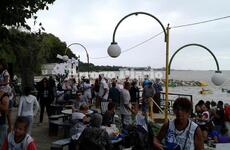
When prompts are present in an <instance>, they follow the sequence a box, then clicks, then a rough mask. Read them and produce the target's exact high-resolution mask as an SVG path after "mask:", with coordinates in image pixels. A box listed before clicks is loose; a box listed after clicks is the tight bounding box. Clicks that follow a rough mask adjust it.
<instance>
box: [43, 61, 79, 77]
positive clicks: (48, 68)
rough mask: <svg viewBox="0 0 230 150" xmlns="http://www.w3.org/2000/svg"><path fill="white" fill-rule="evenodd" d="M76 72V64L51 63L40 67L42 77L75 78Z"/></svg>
mask: <svg viewBox="0 0 230 150" xmlns="http://www.w3.org/2000/svg"><path fill="white" fill-rule="evenodd" d="M77 70H78V63H69V62H64V63H59V64H58V63H51V64H44V65H43V66H42V75H58V74H61V75H65V74H68V76H76V75H77Z"/></svg>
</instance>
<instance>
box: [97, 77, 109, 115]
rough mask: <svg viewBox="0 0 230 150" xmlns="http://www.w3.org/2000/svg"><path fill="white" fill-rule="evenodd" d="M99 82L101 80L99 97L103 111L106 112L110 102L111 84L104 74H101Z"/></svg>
mask: <svg viewBox="0 0 230 150" xmlns="http://www.w3.org/2000/svg"><path fill="white" fill-rule="evenodd" d="M99 82H100V88H99V93H98V96H99V99H100V102H101V113H102V114H104V113H105V112H106V110H107V107H108V104H109V101H108V97H109V86H108V84H107V83H106V81H105V79H104V75H103V74H100V75H99Z"/></svg>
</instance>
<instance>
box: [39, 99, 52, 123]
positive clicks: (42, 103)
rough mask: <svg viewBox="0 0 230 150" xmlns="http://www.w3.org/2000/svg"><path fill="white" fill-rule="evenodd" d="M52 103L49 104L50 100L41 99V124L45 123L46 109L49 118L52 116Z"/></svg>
mask: <svg viewBox="0 0 230 150" xmlns="http://www.w3.org/2000/svg"><path fill="white" fill-rule="evenodd" d="M50 104H51V102H49V99H40V107H41V111H40V123H42V121H43V115H44V111H45V107H46V112H47V115H48V117H49V116H50V115H51V107H50Z"/></svg>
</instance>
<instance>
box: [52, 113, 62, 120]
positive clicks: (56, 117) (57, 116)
mask: <svg viewBox="0 0 230 150" xmlns="http://www.w3.org/2000/svg"><path fill="white" fill-rule="evenodd" d="M64 117H65V115H64V114H59V115H51V116H49V119H50V120H58V119H59V118H64Z"/></svg>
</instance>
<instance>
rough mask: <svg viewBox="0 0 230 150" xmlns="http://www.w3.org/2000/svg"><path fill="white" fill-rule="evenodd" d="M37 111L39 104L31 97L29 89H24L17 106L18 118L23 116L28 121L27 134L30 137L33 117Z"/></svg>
mask: <svg viewBox="0 0 230 150" xmlns="http://www.w3.org/2000/svg"><path fill="white" fill-rule="evenodd" d="M38 110H39V103H38V101H37V98H36V97H35V96H33V95H31V88H30V87H25V88H24V95H22V96H21V97H20V102H19V106H18V116H24V117H26V118H27V119H28V120H29V128H28V133H29V134H30V135H31V131H32V125H33V116H35V115H36V114H37V112H38Z"/></svg>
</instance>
